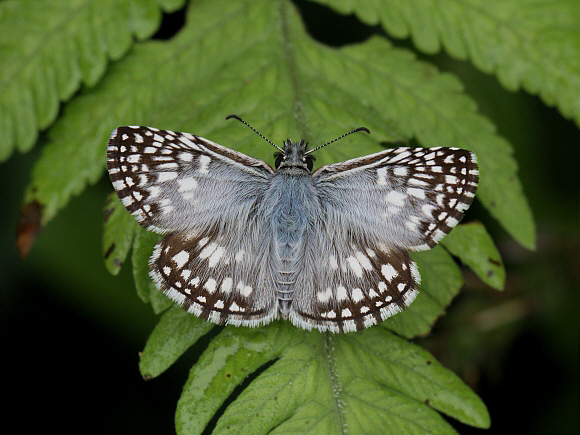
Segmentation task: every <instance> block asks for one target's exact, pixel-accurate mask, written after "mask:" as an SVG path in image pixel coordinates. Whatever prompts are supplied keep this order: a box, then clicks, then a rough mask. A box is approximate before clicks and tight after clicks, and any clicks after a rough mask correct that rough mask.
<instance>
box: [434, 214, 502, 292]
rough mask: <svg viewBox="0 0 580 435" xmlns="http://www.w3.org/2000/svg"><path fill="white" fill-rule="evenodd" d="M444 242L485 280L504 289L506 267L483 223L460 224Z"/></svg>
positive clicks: (446, 246)
mask: <svg viewBox="0 0 580 435" xmlns="http://www.w3.org/2000/svg"><path fill="white" fill-rule="evenodd" d="M442 243H443V245H444V246H445V248H447V249H448V250H449V252H451V253H452V254H453V255H456V256H457V257H459V258H460V259H461V261H462V262H464V263H465V264H466V265H468V266H469V267H470V268H471V270H473V271H474V272H475V273H476V274H477V276H479V278H480V279H481V280H482V281H483V282H485V283H486V284H488V285H489V286H491V287H493V288H495V289H497V290H503V287H504V284H505V269H504V267H503V263H502V261H501V256H500V255H499V252H498V251H497V248H496V247H495V245H494V243H493V240H492V239H491V237H490V236H489V234H488V233H487V231H486V230H485V227H484V226H483V225H482V224H480V223H478V222H473V223H469V224H465V225H459V226H458V227H456V228H455V229H454V230H453V231H452V232H451V234H449V237H445V239H444V240H443V242H442Z"/></svg>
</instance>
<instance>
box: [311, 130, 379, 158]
mask: <svg viewBox="0 0 580 435" xmlns="http://www.w3.org/2000/svg"><path fill="white" fill-rule="evenodd" d="M357 131H366V132H367V133H368V134H371V132H370V130H369V129H368V128H366V127H359V128H355V129H354V130H352V131H349V132H348V133H345V134H343V135H342V136H339V137H337V138H336V139H333V140H331V141H330V142H326V143H325V144H323V145H320V146H319V147H316V148H313V149H311V150H309V151H306V153H304V154H310V153H313V152H314V151H316V150H319V149H320V148H322V147H325V146H326V145H330V144H331V143H333V142H336V141H337V140H339V139H342V138H343V137H346V136H348V135H349V134H353V133H356V132H357Z"/></svg>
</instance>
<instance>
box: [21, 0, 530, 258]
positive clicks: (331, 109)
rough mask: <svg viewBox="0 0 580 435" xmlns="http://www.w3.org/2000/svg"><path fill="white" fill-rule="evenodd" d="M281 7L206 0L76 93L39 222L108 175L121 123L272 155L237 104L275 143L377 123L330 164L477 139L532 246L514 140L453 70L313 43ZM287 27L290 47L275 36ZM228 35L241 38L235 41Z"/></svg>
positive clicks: (490, 197) (511, 220) (507, 221)
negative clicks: (164, 38)
mask: <svg viewBox="0 0 580 435" xmlns="http://www.w3.org/2000/svg"><path fill="white" fill-rule="evenodd" d="M278 5H283V6H284V7H278V8H271V10H269V11H259V10H260V7H261V6H263V3H262V2H257V3H256V4H255V5H254V6H251V7H250V6H248V5H247V4H245V3H236V4H234V5H231V6H229V7H228V8H227V9H226V11H224V13H221V14H217V15H216V11H215V10H212V13H210V14H208V13H207V12H205V9H208V10H210V9H211V6H207V4H205V3H203V2H202V3H200V4H199V5H198V6H196V7H193V8H192V9H191V10H192V11H194V12H192V13H195V14H196V17H195V22H196V25H195V26H188V27H187V28H186V29H184V30H183V32H182V33H181V34H180V35H179V37H177V38H174V39H173V40H172V41H170V42H168V43H149V44H144V45H142V46H139V47H138V48H136V49H135V50H134V51H133V52H132V53H131V54H130V55H129V56H128V57H127V58H126V59H125V60H123V61H121V62H119V63H118V64H116V65H115V66H114V68H112V69H111V72H110V74H109V77H108V80H107V81H106V82H105V83H103V85H102V86H98V87H97V88H95V89H94V90H93V91H90V92H87V93H85V94H84V95H83V96H81V97H79V98H77V99H75V101H73V102H71V104H69V105H68V106H67V108H66V110H65V116H64V117H63V119H62V121H61V122H59V123H58V124H57V125H55V128H54V129H53V130H52V131H51V133H52V134H51V136H52V140H51V143H50V144H49V145H48V146H47V147H46V148H45V150H44V154H43V156H42V158H41V159H40V160H39V161H38V163H37V165H36V167H35V169H34V172H33V180H32V183H31V185H30V186H29V189H28V191H27V195H26V201H27V202H29V201H32V200H38V201H39V202H40V203H41V204H42V205H43V206H44V208H43V216H42V218H43V219H42V223H43V224H46V223H47V222H48V221H49V220H50V219H51V218H52V217H53V216H54V214H55V213H56V212H57V210H58V209H60V208H61V207H63V206H64V205H65V204H66V203H67V201H68V199H69V198H70V196H71V195H72V194H74V193H75V192H79V191H81V190H82V189H83V188H84V186H85V185H86V183H87V182H89V183H92V182H95V181H96V180H97V179H98V178H99V176H100V175H101V174H102V170H103V165H104V162H103V157H102V156H103V155H104V150H105V146H106V138H107V137H108V133H109V131H111V130H112V129H113V128H115V127H116V126H118V125H119V124H128V123H131V124H142V123H145V124H155V125H157V126H160V127H164V128H169V129H174V130H183V131H193V132H195V133H196V134H200V135H205V136H206V137H210V138H211V139H212V140H214V141H217V142H221V143H224V144H227V145H229V146H231V147H232V148H236V149H239V150H240V151H242V152H246V153H248V154H251V155H254V156H256V157H260V158H263V159H266V160H268V159H270V156H269V154H270V150H269V149H268V147H264V146H263V144H261V143H260V142H259V141H256V138H255V137H253V134H252V132H251V131H248V132H240V131H241V130H240V126H239V125H232V123H229V124H227V125H226V123H225V122H224V121H223V117H224V114H228V113H229V112H231V111H233V110H234V109H235V111H236V112H238V114H239V115H242V116H244V117H245V118H246V119H250V120H252V121H253V122H254V124H257V125H258V126H259V127H260V129H261V130H262V131H263V133H265V134H267V135H268V136H270V137H271V138H272V139H273V140H275V141H277V142H281V141H282V140H283V139H285V138H286V137H289V136H293V137H295V136H298V135H299V136H298V137H300V136H302V137H303V138H305V139H307V140H310V142H312V143H320V142H322V141H325V140H328V138H329V137H335V136H336V135H337V134H338V133H340V132H343V131H346V130H347V129H350V128H352V126H353V125H358V124H360V123H363V124H367V125H368V126H369V127H371V128H373V135H372V137H361V136H357V138H356V140H355V139H353V138H348V139H347V140H345V141H344V142H343V144H341V146H340V147H329V148H330V149H324V150H322V151H323V152H321V153H320V156H319V157H320V158H319V160H318V162H319V163H321V164H322V163H328V162H329V161H331V160H334V161H336V160H338V159H343V158H346V157H354V156H356V155H361V154H365V153H370V152H374V151H378V150H380V149H381V148H380V147H379V145H378V143H377V141H384V140H392V139H393V138H397V137H399V138H400V137H401V136H406V137H410V136H415V137H417V138H418V140H419V141H420V142H421V143H422V144H424V145H428V146H435V145H442V146H459V147H464V148H470V149H472V150H474V151H476V152H477V154H478V156H479V160H480V167H481V184H480V189H479V192H478V198H479V199H480V200H481V201H482V202H483V203H484V205H485V206H486V207H487V208H488V209H489V211H490V212H491V213H492V215H493V216H495V217H496V219H498V221H499V222H500V223H501V224H502V225H503V226H504V227H505V228H506V229H507V230H508V231H509V232H510V233H511V234H512V235H513V236H514V237H515V238H516V240H518V241H519V242H520V243H522V244H523V245H525V246H529V247H530V246H533V245H534V242H535V241H534V225H533V220H532V217H531V213H530V210H529V207H528V205H527V201H526V199H525V197H524V196H523V194H522V191H521V185H520V182H519V180H518V178H517V176H516V167H517V166H516V163H515V162H514V160H513V158H512V157H511V148H510V146H509V144H508V143H507V142H506V141H505V140H504V139H502V138H500V137H499V136H497V135H496V134H495V133H494V131H493V127H492V126H491V125H490V123H489V122H488V121H487V120H486V119H485V118H483V117H481V116H479V115H477V114H476V113H475V109H474V103H473V102H472V101H471V100H470V99H469V98H468V97H466V96H465V95H464V94H462V93H461V85H460V83H459V82H458V81H457V80H456V79H455V78H453V77H451V76H450V75H447V74H439V73H437V71H436V70H435V69H434V68H432V67H430V66H428V65H427V64H424V63H422V62H418V61H416V60H415V59H414V57H413V56H412V54H410V53H409V52H407V51H405V50H400V49H393V48H392V47H390V46H389V45H388V44H387V43H386V42H385V41H380V40H378V39H373V40H371V41H368V42H366V43H364V44H359V45H356V46H351V47H346V48H344V49H342V50H331V49H328V48H325V47H321V46H318V45H315V44H313V43H312V41H311V40H310V39H309V38H308V37H307V36H306V35H305V34H304V32H303V30H302V28H301V23H300V22H299V20H298V17H297V15H296V14H295V13H289V12H287V11H290V10H291V9H288V8H287V7H286V4H285V3H284V2H282V3H278ZM280 11H284V12H280ZM212 15H213V16H212ZM263 17H266V19H264V18H263ZM284 23H286V24H284ZM212 25H213V26H214V27H212ZM216 26H223V30H220V31H218V30H217V27H216ZM278 26H282V29H283V35H284V37H285V38H287V40H288V41H292V43H293V44H295V45H294V46H293V48H290V49H289V48H288V46H287V45H285V44H283V43H278V44H273V43H272V41H277V39H275V38H278V36H276V35H278V33H279V32H278V31H279V27H278ZM242 35H243V36H242ZM231 40H236V41H239V43H237V44H236V45H235V50H234V46H233V45H232V44H230V41H231ZM232 50H234V51H232ZM199 59H205V61H204V62H199V61H198V60H199ZM180 71H190V72H191V74H181V73H179V72H180ZM149 83H156V86H155V87H152V86H150V85H149ZM272 95H276V99H272V98H271V96H272ZM87 113H90V114H91V117H90V119H87V118H86V116H85V114H87ZM260 119H263V120H264V121H263V122H262V123H259V124H258V120H260ZM329 119H330V120H332V122H329ZM365 121H367V122H365ZM393 125H395V126H396V127H397V128H392V126H393ZM355 144H356V145H355Z"/></svg>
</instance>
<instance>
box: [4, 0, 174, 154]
mask: <svg viewBox="0 0 580 435" xmlns="http://www.w3.org/2000/svg"><path fill="white" fill-rule="evenodd" d="M183 3H184V1H183V0H122V1H119V0H89V1H86V0H83V1H81V0H43V1H37V0H36V1H34V0H17V1H16V0H8V1H3V2H0V41H1V42H0V59H2V62H1V63H0V132H2V134H0V161H2V160H5V159H7V158H8V157H9V156H10V154H11V153H12V151H13V149H14V148H15V147H16V148H17V149H19V150H20V151H28V150H29V149H30V148H31V147H32V145H33V144H34V142H35V141H36V138H37V134H38V130H39V129H44V128H46V127H48V126H49V125H50V124H51V123H52V122H53V121H54V120H55V118H56V116H57V113H58V110H59V103H60V102H62V101H65V100H68V99H69V98H70V97H71V96H72V95H73V93H74V92H75V91H76V90H77V89H78V88H79V87H80V86H81V83H84V84H86V85H87V86H94V85H95V83H97V82H98V80H99V79H100V78H101V77H102V75H103V73H104V72H105V69H106V66H107V63H108V60H109V59H119V58H121V57H122V56H123V54H125V53H126V52H127V51H128V50H129V48H130V47H131V45H132V44H133V37H136V38H138V39H145V38H147V37H149V36H151V35H152V34H153V33H154V32H155V31H156V30H157V28H158V27H159V24H160V22H161V9H164V10H166V11H171V10H175V9H177V8H178V7H180V6H181V5H183Z"/></svg>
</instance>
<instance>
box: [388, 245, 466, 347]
mask: <svg viewBox="0 0 580 435" xmlns="http://www.w3.org/2000/svg"><path fill="white" fill-rule="evenodd" d="M413 259H414V260H415V261H416V262H417V264H418V266H419V273H420V274H421V292H420V293H419V296H417V299H416V300H415V301H414V302H413V303H412V304H411V306H410V307H407V308H405V311H404V312H403V313H401V314H399V315H396V316H393V317H389V318H388V319H387V320H386V321H384V322H383V323H382V324H381V326H383V327H386V328H388V329H390V330H392V331H394V332H396V333H397V334H399V335H401V336H403V337H405V338H413V337H416V336H423V335H427V334H428V333H429V332H430V331H431V327H432V326H433V324H434V323H435V320H437V318H438V317H440V316H441V315H443V314H444V313H445V308H446V307H447V306H448V305H449V303H450V302H451V300H452V299H453V298H454V297H455V296H456V295H457V294H458V293H459V290H460V289H461V286H462V285H463V278H462V277H461V272H460V271H459V268H458V267H457V265H456V264H455V262H454V261H453V258H451V256H450V255H449V254H448V253H447V252H445V250H444V249H443V248H441V247H440V246H436V247H435V248H434V249H432V250H431V251H428V252H414V253H413Z"/></svg>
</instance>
